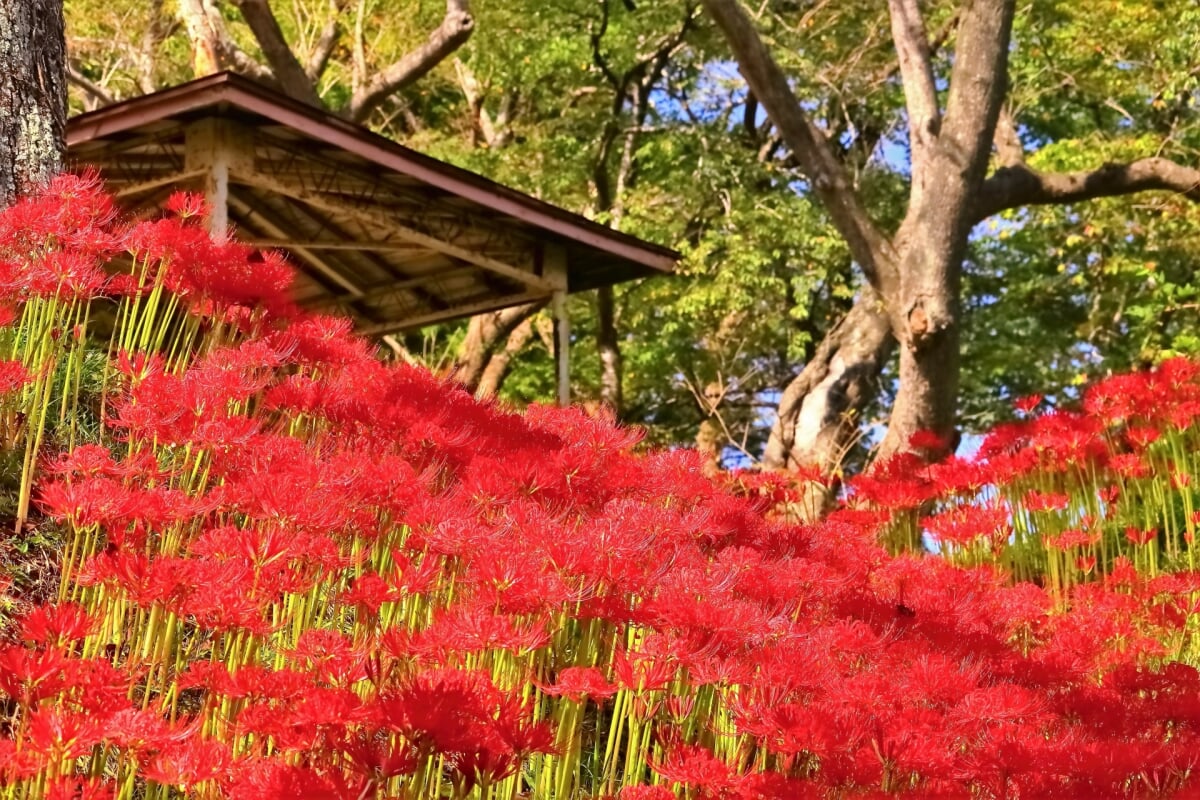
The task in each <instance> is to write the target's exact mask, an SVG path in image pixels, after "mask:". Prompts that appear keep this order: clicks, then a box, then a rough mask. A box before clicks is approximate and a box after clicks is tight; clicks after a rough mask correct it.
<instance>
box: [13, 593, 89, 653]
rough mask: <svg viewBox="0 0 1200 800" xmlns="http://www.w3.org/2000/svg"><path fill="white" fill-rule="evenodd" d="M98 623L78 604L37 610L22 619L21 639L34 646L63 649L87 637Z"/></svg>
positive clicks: (37, 607) (38, 607)
mask: <svg viewBox="0 0 1200 800" xmlns="http://www.w3.org/2000/svg"><path fill="white" fill-rule="evenodd" d="M96 622H97V621H96V619H95V617H93V616H91V615H90V614H88V612H87V610H86V609H84V608H83V607H82V606H79V605H76V604H74V603H64V604H62V605H54V606H48V605H43V606H36V607H35V608H33V609H31V610H30V611H29V612H28V613H27V614H26V615H25V616H24V617H23V618H22V619H21V627H20V632H21V639H22V640H24V641H25V642H26V643H28V644H31V645H34V646H44V647H52V648H53V647H63V646H65V645H67V644H69V643H71V642H76V641H79V640H80V639H83V638H84V637H86V636H87V635H88V634H89V633H90V632H91V631H92V630H93V629H94V628H95V627H96Z"/></svg>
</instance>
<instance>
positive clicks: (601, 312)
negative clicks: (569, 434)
mask: <svg viewBox="0 0 1200 800" xmlns="http://www.w3.org/2000/svg"><path fill="white" fill-rule="evenodd" d="M596 318H597V320H596V346H597V348H598V349H599V351H600V402H601V403H603V404H604V405H606V406H608V407H609V408H610V409H611V410H612V412H613V414H614V415H616V417H617V418H618V419H619V418H620V416H621V412H622V410H623V408H624V396H623V393H622V391H621V377H622V376H621V345H620V342H619V341H618V339H617V321H616V310H615V308H614V303H613V288H612V287H611V286H602V287H600V288H599V289H597V290H596Z"/></svg>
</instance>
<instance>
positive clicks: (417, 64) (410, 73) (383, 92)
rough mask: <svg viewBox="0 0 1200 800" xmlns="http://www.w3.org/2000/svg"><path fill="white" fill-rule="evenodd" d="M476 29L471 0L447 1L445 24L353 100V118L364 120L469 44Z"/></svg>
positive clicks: (360, 91) (371, 82)
mask: <svg viewBox="0 0 1200 800" xmlns="http://www.w3.org/2000/svg"><path fill="white" fill-rule="evenodd" d="M473 30H475V18H474V17H472V16H471V6H470V2H469V0H446V16H445V17H443V18H442V24H441V25H439V26H438V27H437V28H435V29H434V30H433V32H432V33H430V34H429V38H428V39H426V40H425V43H424V44H422V45H421V46H420V47H418V48H417V49H416V50H413V51H412V52H411V53H408V54H407V55H405V56H404V57H403V58H401V59H400V60H399V61H397V62H395V63H394V64H392V65H391V66H389V67H387V68H386V69H384V70H383V71H382V72H380V73H379V74H377V75H376V76H375V77H374V78H372V79H371V80H370V81H369V82H368V83H367V85H366V86H365V87H363V88H362V89H361V90H357V91H355V93H354V97H353V98H352V99H351V100H350V118H351V119H352V120H354V121H355V122H362V121H363V120H365V119H366V118H367V116H369V115H370V113H371V112H372V111H374V110H375V108H376V107H377V106H378V105H379V104H380V103H381V102H383V101H384V100H385V99H386V98H387V97H388V96H389V95H392V94H395V93H396V92H398V91H400V90H401V89H403V88H404V87H405V86H409V85H410V84H412V83H414V82H415V81H417V80H419V79H420V78H422V77H424V76H425V75H426V74H427V73H428V72H429V71H430V70H432V69H433V68H434V67H436V66H437V65H438V64H440V63H441V62H442V61H443V60H444V59H445V58H446V57H447V56H449V55H450V54H451V53H453V52H454V51H455V50H457V49H458V48H460V47H462V46H463V45H464V44H466V41H467V39H469V38H471V32H472V31H473Z"/></svg>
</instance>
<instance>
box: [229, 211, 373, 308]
mask: <svg viewBox="0 0 1200 800" xmlns="http://www.w3.org/2000/svg"><path fill="white" fill-rule="evenodd" d="M229 204H230V205H231V206H233V207H234V209H235V210H236V211H237V213H238V214H239V215H241V216H242V217H248V218H252V219H253V220H254V222H253V224H254V225H255V226H256V227H258V228H259V229H261V230H262V231H263V232H264V233H266V234H267V235H268V236H273V237H276V238H277V239H279V240H286V239H287V231H286V230H284V229H283V228H282V227H280V224H279V221H278V219H276V218H275V217H274V215H273V214H272V213H271V212H269V211H267V210H266V209H265V208H262V207H260V206H258V205H256V204H253V203H250V202H247V201H246V200H244V199H243V198H242V197H241V196H240V194H239V193H238V192H233V193H232V194H230V195H229ZM286 247H287V249H288V251H289V252H291V253H294V254H295V255H297V256H299V257H300V258H302V259H304V260H305V261H306V262H307V263H308V264H309V265H311V266H312V267H313V268H314V269H315V270H317V271H318V272H320V273H321V274H322V275H324V276H325V277H326V278H328V279H329V280H330V281H332V282H333V283H335V284H337V285H338V286H340V287H342V288H343V289H345V290H346V291H347V292H348V293H349V294H350V295H351V297H352V298H358V297H362V296H363V294H364V291H363V290H362V289H361V288H360V287H359V286H358V284H356V283H355V282H354V281H352V280H351V279H350V278H347V277H346V276H345V275H343V274H342V272H341V271H340V270H338V269H336V268H335V267H333V266H331V265H330V264H329V263H328V262H327V261H326V260H325V259H324V258H322V257H321V256H319V255H317V254H316V253H314V252H313V251H312V250H310V249H308V248H306V247H303V246H298V245H293V244H289V245H286Z"/></svg>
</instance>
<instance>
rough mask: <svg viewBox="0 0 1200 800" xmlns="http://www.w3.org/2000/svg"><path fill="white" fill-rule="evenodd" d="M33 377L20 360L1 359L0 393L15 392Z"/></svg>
mask: <svg viewBox="0 0 1200 800" xmlns="http://www.w3.org/2000/svg"><path fill="white" fill-rule="evenodd" d="M32 378H33V376H32V375H30V374H29V370H27V369H26V368H25V366H24V365H23V364H22V363H21V362H20V361H0V395H6V394H11V393H13V392H15V391H16V390H17V389H20V388H21V387H22V386H24V385H25V384H27V383H29V381H30V380H32Z"/></svg>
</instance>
